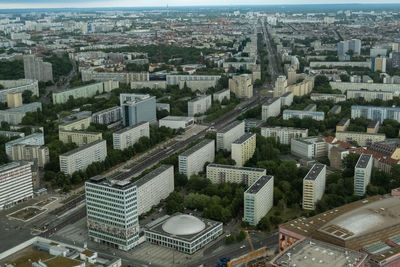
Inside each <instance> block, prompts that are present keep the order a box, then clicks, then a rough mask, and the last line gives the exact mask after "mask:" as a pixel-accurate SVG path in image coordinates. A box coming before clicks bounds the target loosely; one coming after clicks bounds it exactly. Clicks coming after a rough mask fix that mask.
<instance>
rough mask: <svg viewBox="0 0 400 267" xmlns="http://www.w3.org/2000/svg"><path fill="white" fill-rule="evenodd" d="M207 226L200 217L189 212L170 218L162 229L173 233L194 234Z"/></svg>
mask: <svg viewBox="0 0 400 267" xmlns="http://www.w3.org/2000/svg"><path fill="white" fill-rule="evenodd" d="M205 228H206V225H205V224H204V222H202V221H201V220H200V219H198V218H196V217H194V216H192V215H187V214H180V215H176V216H174V217H171V218H169V219H168V220H167V221H166V222H165V223H164V224H163V225H162V229H163V230H164V231H165V232H167V233H169V234H171V235H193V234H197V233H199V232H201V231H203V230H204V229H205Z"/></svg>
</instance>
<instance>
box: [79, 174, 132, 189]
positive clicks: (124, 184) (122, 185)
mask: <svg viewBox="0 0 400 267" xmlns="http://www.w3.org/2000/svg"><path fill="white" fill-rule="evenodd" d="M87 183H92V184H98V185H104V186H108V187H112V188H116V189H120V190H124V189H127V188H130V187H132V186H134V184H133V183H131V182H130V181H127V180H121V181H120V180H109V179H107V178H105V177H104V176H101V175H96V176H94V177H92V178H90V179H89V181H87Z"/></svg>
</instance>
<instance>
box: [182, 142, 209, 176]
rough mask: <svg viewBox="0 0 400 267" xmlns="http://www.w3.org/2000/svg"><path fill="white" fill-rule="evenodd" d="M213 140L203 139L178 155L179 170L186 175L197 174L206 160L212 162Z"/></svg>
mask: <svg viewBox="0 0 400 267" xmlns="http://www.w3.org/2000/svg"><path fill="white" fill-rule="evenodd" d="M214 159H215V141H214V140H211V139H205V140H203V141H201V142H200V143H198V144H197V145H195V146H193V147H191V148H189V149H188V150H186V151H185V152H183V153H182V154H180V155H179V172H180V173H182V174H185V175H186V176H187V177H190V176H192V175H193V174H198V173H199V172H202V171H203V169H204V164H206V162H209V163H211V162H214Z"/></svg>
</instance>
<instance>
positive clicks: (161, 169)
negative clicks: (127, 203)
mask: <svg viewBox="0 0 400 267" xmlns="http://www.w3.org/2000/svg"><path fill="white" fill-rule="evenodd" d="M171 168H172V170H173V168H174V166H173V165H161V166H160V167H158V168H157V169H155V170H153V171H151V172H149V173H148V174H146V175H145V176H143V177H142V178H139V180H137V181H135V182H134V183H133V184H134V185H136V186H137V187H139V186H142V185H144V184H145V183H147V182H149V181H151V180H152V179H153V178H154V177H156V176H158V175H160V174H161V173H163V172H165V171H166V170H168V169H171ZM172 173H173V171H172ZM172 175H173V174H172Z"/></svg>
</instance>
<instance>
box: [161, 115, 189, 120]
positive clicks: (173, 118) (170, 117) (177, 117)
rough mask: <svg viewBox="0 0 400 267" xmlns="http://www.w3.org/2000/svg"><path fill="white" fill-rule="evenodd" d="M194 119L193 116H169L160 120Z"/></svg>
mask: <svg viewBox="0 0 400 267" xmlns="http://www.w3.org/2000/svg"><path fill="white" fill-rule="evenodd" d="M193 119H194V118H193V117H185V116H167V117H164V118H162V119H160V121H191V120H193Z"/></svg>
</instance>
